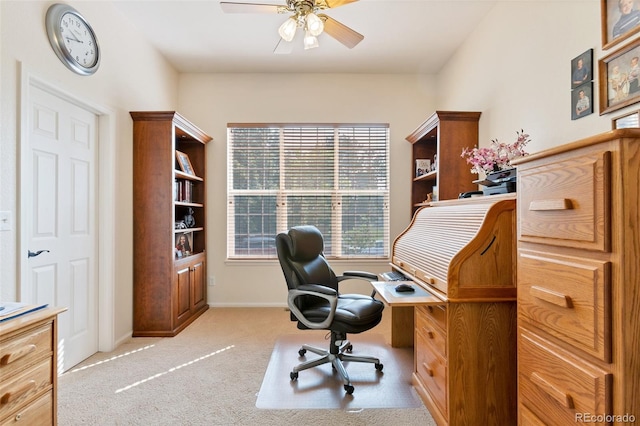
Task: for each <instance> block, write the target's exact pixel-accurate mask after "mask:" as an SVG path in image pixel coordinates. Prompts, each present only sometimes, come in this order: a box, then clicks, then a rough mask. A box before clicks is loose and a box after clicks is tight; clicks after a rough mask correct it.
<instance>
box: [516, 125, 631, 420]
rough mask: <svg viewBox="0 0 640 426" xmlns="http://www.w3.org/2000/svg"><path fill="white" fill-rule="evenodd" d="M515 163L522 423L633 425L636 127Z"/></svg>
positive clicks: (520, 413) (594, 137) (581, 141)
mask: <svg viewBox="0 0 640 426" xmlns="http://www.w3.org/2000/svg"><path fill="white" fill-rule="evenodd" d="M515 164H517V167H518V275H517V276H518V334H519V337H518V415H519V423H520V424H573V423H575V422H578V423H580V422H585V423H587V422H588V423H595V424H623V423H629V422H633V420H631V421H630V420H629V416H632V417H633V416H635V419H636V420H637V417H638V416H640V368H638V364H639V363H640V317H639V316H638V301H639V300H640V266H639V265H640V264H639V263H638V259H640V233H638V225H639V223H640V222H639V219H640V215H639V213H638V203H639V202H640V131H638V130H637V129H634V130H631V129H626V130H616V131H613V132H608V133H605V134H601V135H596V136H593V137H591V138H588V139H583V140H580V141H576V142H573V143H571V144H567V145H563V146H559V147H556V148H553V149H550V150H547V151H543V152H539V153H536V154H532V155H530V156H527V157H523V158H521V159H518V160H516V161H515ZM625 416H626V417H625Z"/></svg>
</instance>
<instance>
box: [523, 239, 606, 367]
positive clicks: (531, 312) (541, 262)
mask: <svg viewBox="0 0 640 426" xmlns="http://www.w3.org/2000/svg"><path fill="white" fill-rule="evenodd" d="M518 257H519V259H518V306H519V315H520V318H522V319H525V320H527V321H529V322H531V323H532V324H535V325H536V326H538V327H540V328H543V329H544V330H545V331H546V332H548V333H550V334H552V335H554V336H556V337H558V338H560V339H562V340H563V341H565V342H567V343H568V344H570V345H572V346H573V347H575V348H577V349H580V350H582V351H585V352H587V353H588V354H590V355H593V356H595V357H597V358H599V359H601V360H603V361H606V362H611V333H612V330H611V271H610V269H611V265H610V263H609V262H604V261H595V260H588V259H583V258H575V257H566V256H559V255H552V254H548V253H541V252H536V251H529V250H520V251H519V256H518Z"/></svg>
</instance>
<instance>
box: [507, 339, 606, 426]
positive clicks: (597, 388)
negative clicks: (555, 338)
mask: <svg viewBox="0 0 640 426" xmlns="http://www.w3.org/2000/svg"><path fill="white" fill-rule="evenodd" d="M518 343H519V345H520V346H519V348H520V350H519V352H518V357H519V358H518V364H519V369H518V381H519V384H520V393H521V396H522V401H521V403H523V404H524V405H526V406H527V407H528V408H529V409H530V410H531V411H533V412H534V413H535V415H536V416H537V417H538V418H540V419H541V420H542V421H544V422H546V423H547V424H567V425H568V424H574V423H575V421H576V414H577V413H589V414H592V415H607V414H611V413H610V407H611V397H612V395H611V387H612V382H613V380H612V375H611V374H609V373H607V372H605V371H603V370H600V369H598V368H596V367H595V366H593V365H591V364H589V363H587V362H585V361H583V360H581V359H579V358H576V357H575V356H573V355H571V354H570V353H569V352H566V351H564V350H562V349H561V348H559V347H557V346H555V345H553V344H552V343H550V342H549V341H547V340H543V339H542V338H540V337H539V336H536V335H534V334H532V333H530V332H528V331H526V330H525V329H522V328H520V339H519V342H518Z"/></svg>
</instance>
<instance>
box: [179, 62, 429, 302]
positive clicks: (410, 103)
mask: <svg viewBox="0 0 640 426" xmlns="http://www.w3.org/2000/svg"><path fill="white" fill-rule="evenodd" d="M307 93H311V94H316V95H317V97H316V98H315V99H314V100H313V102H306V101H305V97H304V95H303V94H307ZM434 93H435V90H434V86H433V78H431V77H421V78H417V77H416V76H412V75H353V74H302V75H301V74H298V75H293V74H214V75H202V74H189V75H181V76H180V102H179V104H180V110H181V111H182V112H183V114H184V115H185V116H187V117H189V119H190V120H192V121H193V122H194V123H195V124H196V125H198V126H199V127H201V128H203V130H205V131H206V132H208V133H209V134H210V135H211V136H212V137H213V138H214V140H213V141H212V142H210V143H209V145H208V147H207V208H208V210H207V239H208V246H207V251H208V254H207V270H208V275H209V276H214V277H215V282H216V284H215V286H214V287H209V302H210V304H212V305H215V306H236V305H255V306H259V305H261V306H274V305H277V306H280V305H284V304H285V302H286V287H285V284H284V279H283V277H282V271H281V270H280V266H279V265H278V262H277V261H276V260H273V261H268V262H267V261H263V262H248V261H235V262H231V261H225V257H226V237H227V233H226V182H227V181H226V173H227V163H226V128H227V123H229V122H236V123H238V122H240V123H242V122H257V123H269V122H274V123H283V122H289V123H296V122H307V123H308V122H311V123H389V124H390V134H391V164H390V170H391V178H390V181H391V191H390V192H391V211H390V215H391V236H392V238H393V236H395V235H398V234H399V233H400V232H401V231H402V230H403V229H404V228H405V227H406V226H407V224H408V223H409V219H410V215H411V209H410V204H411V202H410V198H409V189H410V188H409V184H408V182H409V180H410V179H411V176H412V173H413V169H412V167H411V145H410V144H409V143H408V142H407V141H406V140H405V139H404V138H405V136H407V135H408V134H410V133H411V132H412V131H413V130H414V129H415V128H416V127H417V126H418V125H419V124H420V123H422V121H424V120H425V119H426V118H427V116H429V115H430V114H431V112H432V111H433V109H434V107H435V103H434ZM332 265H333V266H334V267H335V269H337V270H338V272H341V271H342V270H345V269H349V270H354V269H361V270H362V269H364V270H369V271H371V272H383V271H386V270H388V269H389V266H388V264H387V262H380V261H377V262H372V261H369V262H360V263H354V262H346V261H344V262H333V263H332ZM366 285H368V284H366ZM366 285H365V286H366ZM358 288H360V286H354V287H353V289H358ZM364 291H370V289H369V288H368V287H365V289H364Z"/></svg>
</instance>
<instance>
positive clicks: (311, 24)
mask: <svg viewBox="0 0 640 426" xmlns="http://www.w3.org/2000/svg"><path fill="white" fill-rule="evenodd" d="M306 20H307V30H308V31H309V32H310V33H311V35H313V36H316V37H317V36H319V35H320V34H322V31H324V22H322V19H320V18H319V17H318V15H316V14H315V13H313V12H309V13H308V14H307V19H306Z"/></svg>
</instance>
